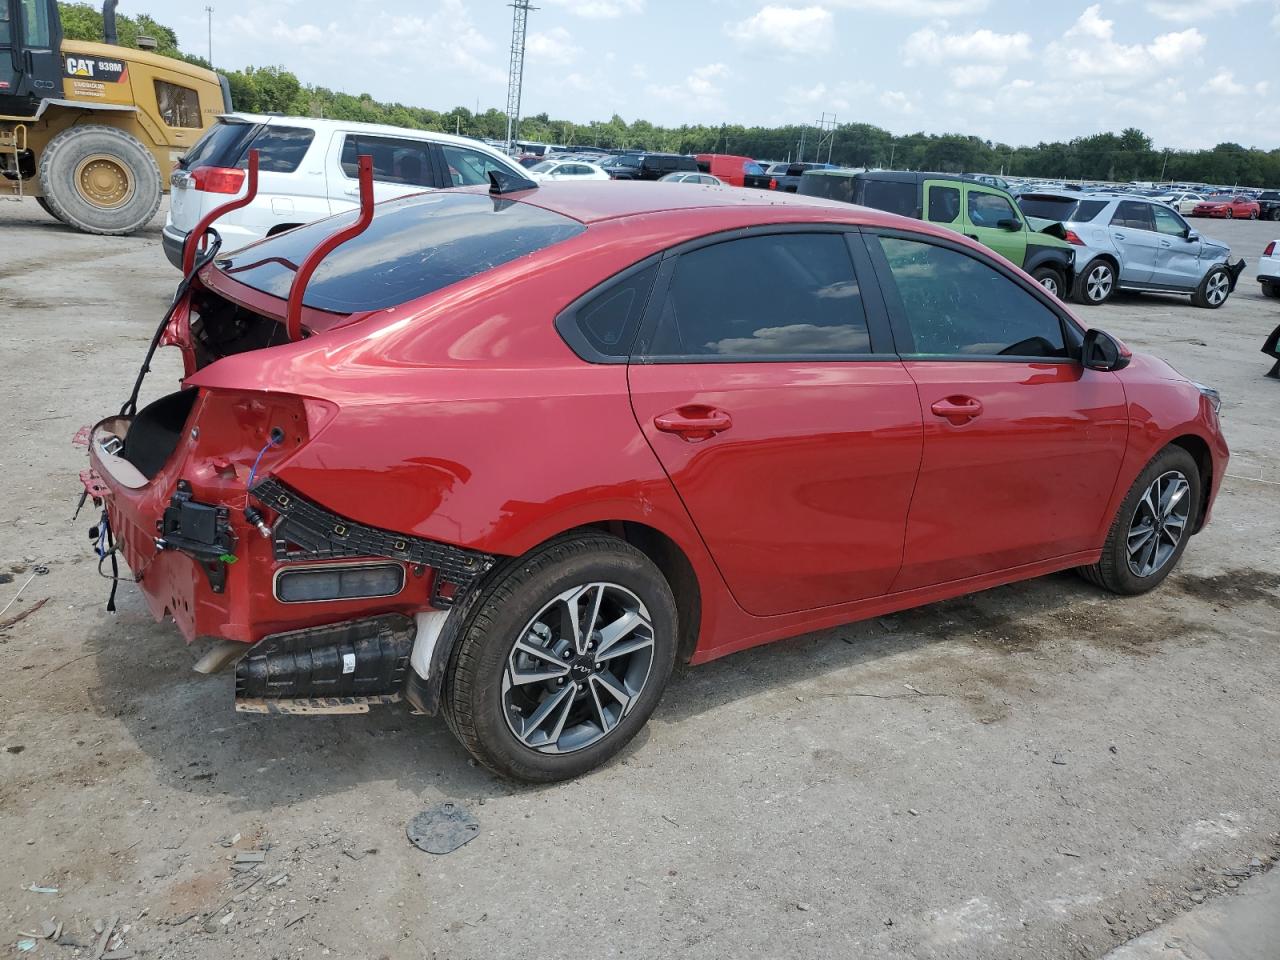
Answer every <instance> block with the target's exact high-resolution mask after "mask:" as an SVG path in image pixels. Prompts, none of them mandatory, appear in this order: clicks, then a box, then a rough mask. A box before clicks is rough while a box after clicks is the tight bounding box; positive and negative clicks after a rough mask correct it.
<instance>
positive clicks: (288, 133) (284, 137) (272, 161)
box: [237, 126, 316, 173]
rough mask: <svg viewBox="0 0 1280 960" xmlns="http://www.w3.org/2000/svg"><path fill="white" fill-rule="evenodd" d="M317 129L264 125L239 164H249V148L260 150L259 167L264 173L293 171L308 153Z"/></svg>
mask: <svg viewBox="0 0 1280 960" xmlns="http://www.w3.org/2000/svg"><path fill="white" fill-rule="evenodd" d="M315 135H316V134H315V131H314V130H308V129H307V128H306V127H274V126H264V127H262V128H260V129H259V131H258V134H257V136H255V137H254V138H253V143H251V144H249V146H248V147H247V148H246V149H245V151H244V153H243V155H242V156H241V157H240V162H239V163H238V164H237V166H241V167H247V166H248V165H249V150H257V151H258V169H259V170H261V171H262V172H263V173H293V172H294V171H295V170H297V169H298V167H299V166H300V165H301V163H302V158H303V157H305V156H306V155H307V150H308V149H309V148H310V146H311V141H312V140H314V139H315Z"/></svg>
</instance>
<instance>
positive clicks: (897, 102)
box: [880, 90, 916, 113]
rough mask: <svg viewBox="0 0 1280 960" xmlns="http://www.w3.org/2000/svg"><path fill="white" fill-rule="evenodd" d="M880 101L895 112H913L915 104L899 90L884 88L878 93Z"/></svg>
mask: <svg viewBox="0 0 1280 960" xmlns="http://www.w3.org/2000/svg"><path fill="white" fill-rule="evenodd" d="M880 103H881V104H882V105H883V106H886V107H888V108H889V109H890V110H893V111H895V112H897V113H915V109H916V106H915V104H914V103H912V102H911V98H910V97H909V96H907V95H906V94H905V93H903V92H902V91H901V90H886V91H885V92H884V93H882V94H880Z"/></svg>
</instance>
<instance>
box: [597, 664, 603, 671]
mask: <svg viewBox="0 0 1280 960" xmlns="http://www.w3.org/2000/svg"><path fill="white" fill-rule="evenodd" d="M603 666H604V665H603V664H600V663H597V664H596V669H597V670H600V669H602V668H603Z"/></svg>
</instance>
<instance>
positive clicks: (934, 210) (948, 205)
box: [925, 187, 960, 223]
mask: <svg viewBox="0 0 1280 960" xmlns="http://www.w3.org/2000/svg"><path fill="white" fill-rule="evenodd" d="M959 216H960V190H959V188H957V187H930V188H929V213H928V215H927V216H926V217H925V219H926V220H932V221H933V222H934V223H955V221H956V219H957V218H958V217H959Z"/></svg>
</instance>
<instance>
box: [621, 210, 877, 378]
mask: <svg viewBox="0 0 1280 960" xmlns="http://www.w3.org/2000/svg"><path fill="white" fill-rule="evenodd" d="M870 352H871V342H870V338H869V334H868V331H867V318H866V312H865V310H864V309H863V305H862V297H861V294H860V291H859V288H858V280H857V277H856V276H855V274H854V271H853V261H852V260H851V258H850V256H849V248H848V245H847V243H846V241H845V238H844V236H843V235H842V234H838V233H811V234H807V233H785V234H776V235H769V236H756V237H743V238H741V239H738V240H728V241H725V242H723V243H716V244H712V245H711V246H707V247H700V248H698V249H695V250H691V251H689V252H688V253H684V254H682V255H681V256H680V259H679V260H678V261H677V262H676V265H675V269H674V271H673V273H672V276H671V281H670V283H669V285H668V287H667V290H666V295H665V298H664V301H663V304H662V308H661V312H660V314H659V317H658V324H657V328H656V330H655V332H654V334H653V336H652V339H651V343H650V345H649V348H648V350H647V351H646V353H647V355H648V356H649V357H650V358H651V359H656V360H658V361H659V362H660V361H661V360H662V359H664V358H666V359H702V360H765V359H796V358H807V357H818V356H857V355H863V354H868V353H870Z"/></svg>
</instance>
